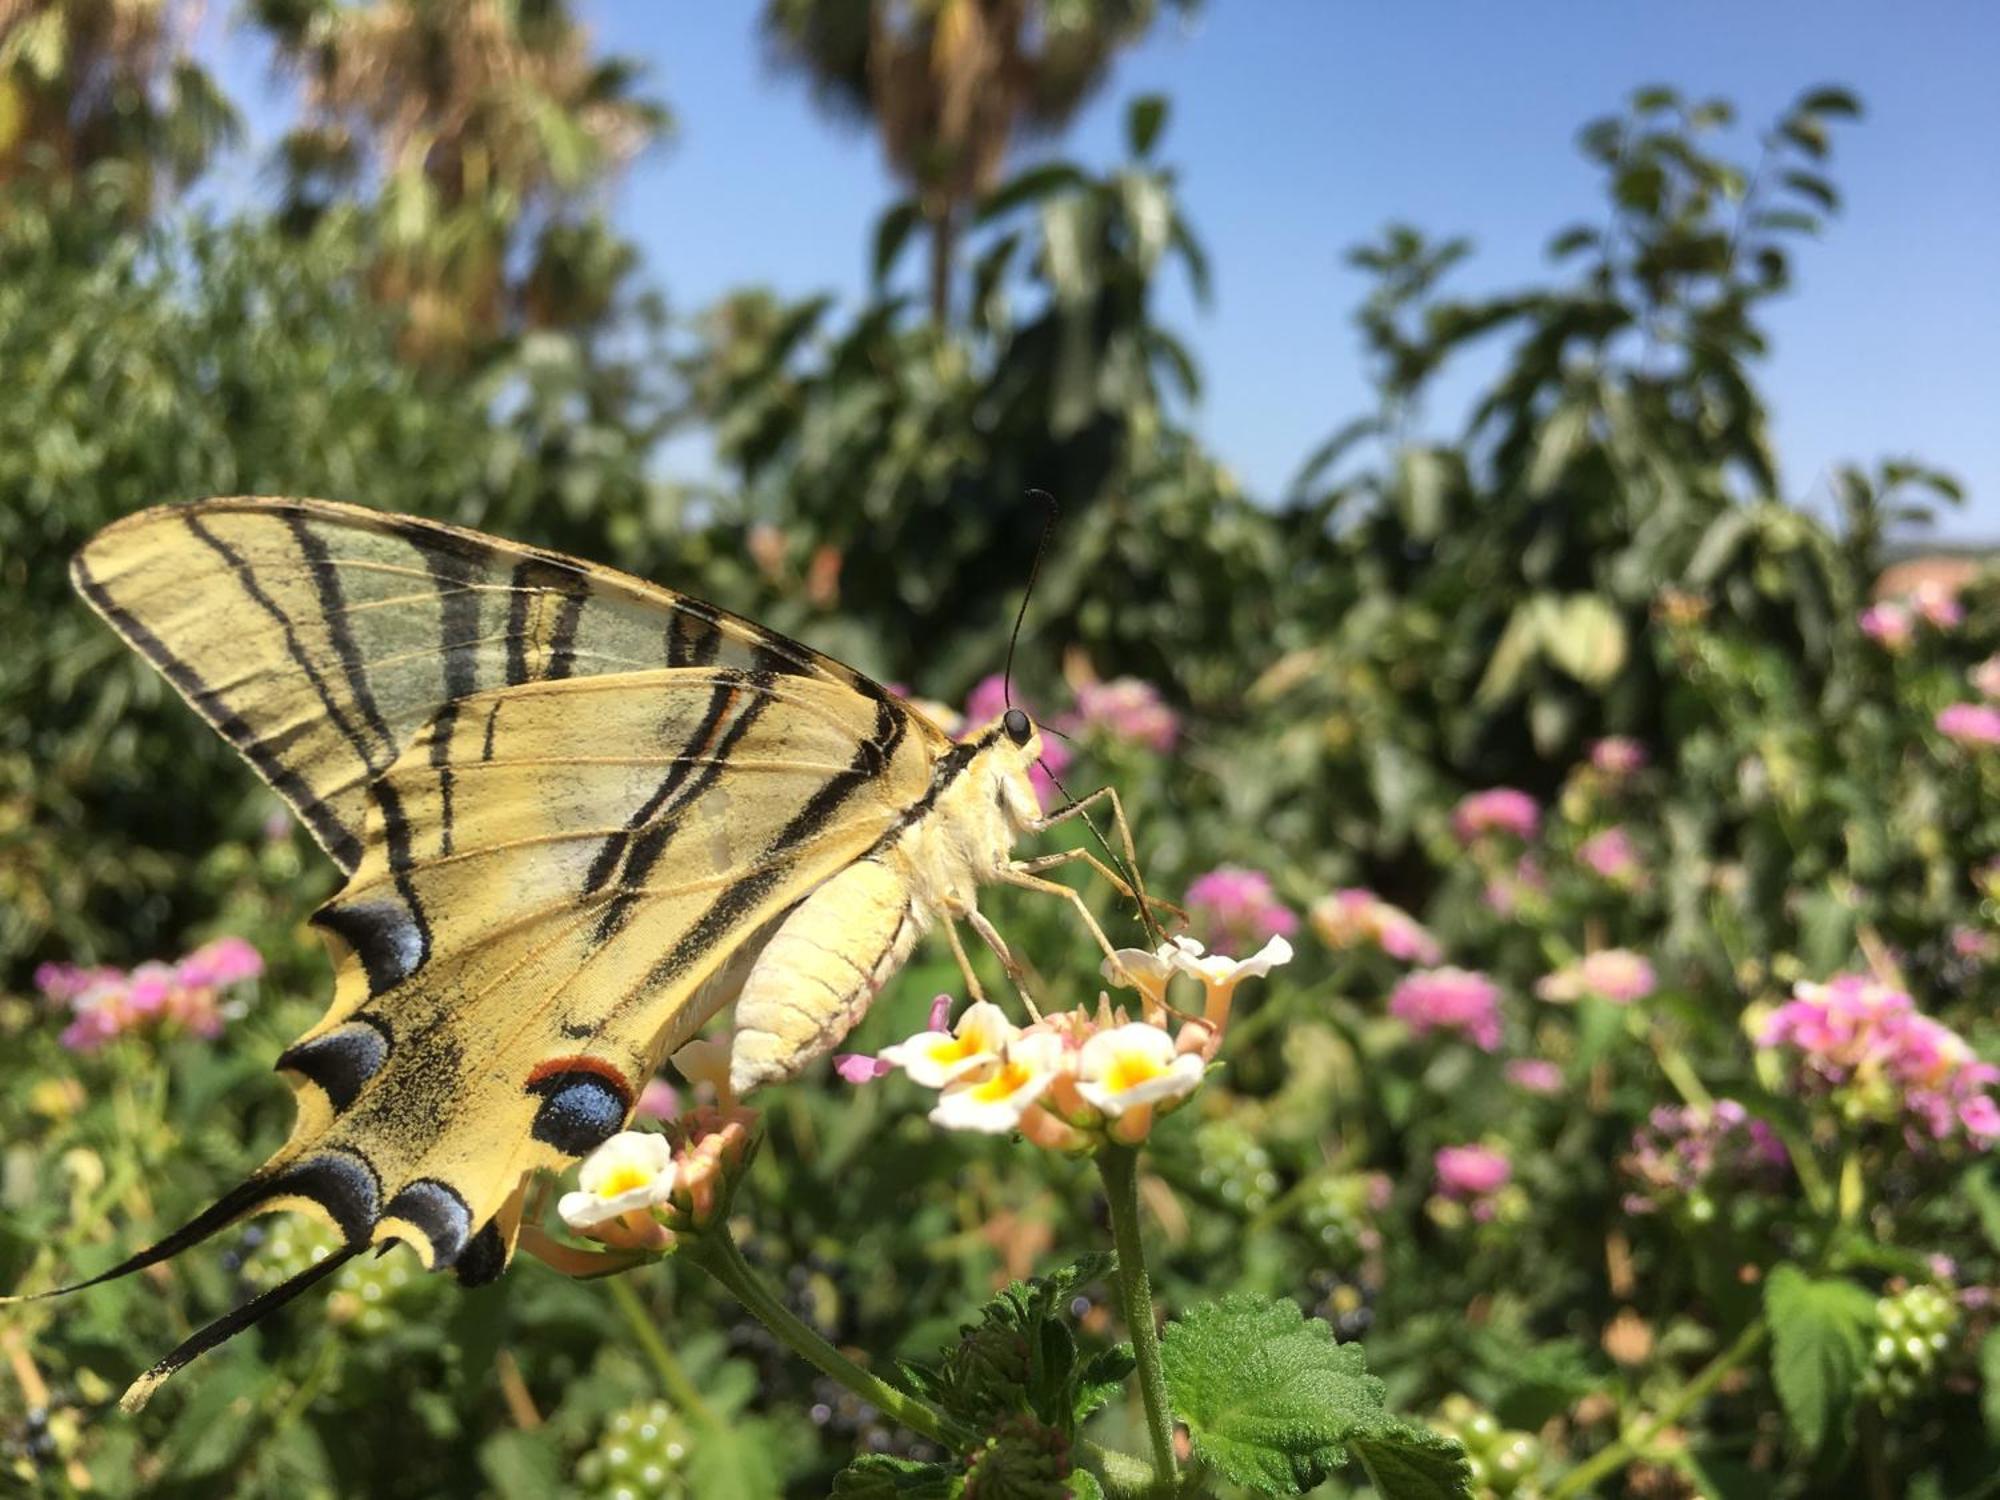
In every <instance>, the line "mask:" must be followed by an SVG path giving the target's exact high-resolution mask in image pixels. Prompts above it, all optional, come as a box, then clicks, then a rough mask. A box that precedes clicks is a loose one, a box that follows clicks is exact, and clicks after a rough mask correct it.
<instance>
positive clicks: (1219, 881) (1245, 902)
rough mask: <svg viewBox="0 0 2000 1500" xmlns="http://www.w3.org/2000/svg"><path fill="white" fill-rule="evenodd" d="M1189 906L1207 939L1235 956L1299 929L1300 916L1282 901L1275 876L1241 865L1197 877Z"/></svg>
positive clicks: (1189, 894)
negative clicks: (1272, 885)
mask: <svg viewBox="0 0 2000 1500" xmlns="http://www.w3.org/2000/svg"><path fill="white" fill-rule="evenodd" d="M1187 906H1188V912H1189V914H1190V915H1192V916H1193V917H1194V919H1195V922H1196V925H1198V926H1199V927H1200V928H1201V929H1202V933H1203V936H1204V937H1206V938H1207V939H1208V940H1209V942H1210V943H1211V944H1213V945H1214V946H1216V947H1219V948H1224V949H1227V950H1228V951H1230V952H1234V953H1242V952H1247V951H1249V950H1251V949H1254V948H1256V947H1258V946H1259V945H1260V944H1262V943H1263V942H1264V941H1265V940H1266V939H1268V938H1273V937H1290V936H1291V935H1292V934H1293V933H1295V932H1297V931H1298V930H1299V918H1298V913H1297V912H1295V911H1293V910H1292V909H1291V908H1290V907H1288V906H1286V905H1285V904H1284V903H1283V902H1281V901H1280V900H1278V898H1277V895H1276V893H1275V892H1274V891H1273V890H1272V888H1271V877H1270V876H1268V875H1266V874H1264V873H1263V872H1262V871H1260V870H1246V869H1243V868H1241V867H1240V866H1237V865H1223V866H1221V867H1220V868H1218V869H1214V870H1210V871H1209V872H1208V873H1207V874H1206V875H1199V876H1196V877H1195V879H1194V881H1193V882H1192V883H1191V884H1190V885H1189V886H1188V889H1187Z"/></svg>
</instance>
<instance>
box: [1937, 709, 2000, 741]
mask: <svg viewBox="0 0 2000 1500" xmlns="http://www.w3.org/2000/svg"><path fill="white" fill-rule="evenodd" d="M1937 731H1938V733H1939V734H1941V735H1943V736H1945V737H1946V738H1947V739H1953V740H1957V741H1958V742H1959V743H1960V744H1961V745H2000V708H1995V707H1994V706H1993V705H1992V704H1990V703H1954V704H1952V705H1951V706H1950V707H1949V708H1941V709H1939V710H1938V716H1937Z"/></svg>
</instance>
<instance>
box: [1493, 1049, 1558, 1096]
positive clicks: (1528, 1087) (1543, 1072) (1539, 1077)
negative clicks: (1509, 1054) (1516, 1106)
mask: <svg viewBox="0 0 2000 1500" xmlns="http://www.w3.org/2000/svg"><path fill="white" fill-rule="evenodd" d="M1505 1071H1506V1074H1507V1081H1508V1082H1509V1083H1511V1084H1513V1085H1514V1087H1515V1088H1517V1089H1520V1090H1522V1091H1523V1092H1525V1093H1530V1094H1559V1093H1561V1092H1562V1086H1563V1075H1562V1069H1561V1068H1559V1067H1557V1066H1556V1065H1555V1064H1554V1063H1552V1062H1550V1061H1549V1060H1548V1059H1547V1058H1546V1057H1517V1058H1514V1059H1513V1060H1512V1061H1510V1062H1509V1063H1508V1064H1507V1067H1506V1069H1505Z"/></svg>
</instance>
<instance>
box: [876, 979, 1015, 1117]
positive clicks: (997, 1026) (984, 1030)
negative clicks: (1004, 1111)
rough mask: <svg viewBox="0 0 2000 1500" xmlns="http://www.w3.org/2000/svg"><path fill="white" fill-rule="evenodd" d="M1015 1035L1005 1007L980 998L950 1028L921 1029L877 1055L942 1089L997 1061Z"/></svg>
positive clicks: (921, 1081)
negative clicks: (943, 1029)
mask: <svg viewBox="0 0 2000 1500" xmlns="http://www.w3.org/2000/svg"><path fill="white" fill-rule="evenodd" d="M1017 1035H1019V1032H1018V1030H1017V1029H1016V1028H1015V1026H1014V1023H1013V1022H1012V1021H1009V1020H1008V1019H1007V1013H1006V1012H1005V1011H1003V1010H1001V1009H1000V1007H999V1006H997V1005H994V1004H992V1003H990V1002H988V1001H985V1000H981V1001H980V1002H978V1003H977V1004H975V1005H968V1006H967V1007H966V1008H965V1014H964V1015H962V1016H960V1017H959V1018H958V1024H957V1025H956V1026H954V1027H952V1029H951V1030H950V1031H920V1032H918V1033H917V1034H916V1035H915V1036H913V1037H911V1038H910V1039H909V1040H908V1041H906V1042H898V1043H897V1044H896V1045H895V1046H893V1047H885V1048H883V1049H882V1051H881V1053H880V1054H879V1055H880V1056H881V1058H882V1060H883V1061H884V1062H888V1063H894V1064H895V1065H896V1066H897V1067H899V1068H901V1069H902V1070H903V1071H904V1072H905V1073H907V1074H909V1075H910V1077H911V1078H912V1079H914V1080H915V1081H916V1082H918V1083H920V1084H922V1085H923V1086H924V1087H925V1088H930V1089H941V1088H946V1087H949V1086H950V1085H951V1084H953V1083H956V1082H957V1081H958V1080H959V1079H961V1078H965V1077H967V1076H969V1075H971V1074H974V1073H977V1072H979V1071H981V1070H982V1069H985V1068H988V1067H990V1066H992V1065H993V1064H994V1063H997V1062H998V1061H999V1060H1000V1054H1001V1053H1002V1052H1003V1051H1004V1050H1006V1048H1007V1046H1008V1044H1009V1043H1011V1042H1012V1041H1013V1040H1014V1038H1015V1037H1016V1036H1017ZM1006 1128H1008V1129H1012V1128H1013V1127H1011V1126H1008V1127H1006Z"/></svg>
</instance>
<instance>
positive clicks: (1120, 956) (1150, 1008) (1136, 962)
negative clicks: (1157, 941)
mask: <svg viewBox="0 0 2000 1500" xmlns="http://www.w3.org/2000/svg"><path fill="white" fill-rule="evenodd" d="M1174 951H1175V950H1174V948H1173V945H1172V944H1170V943H1169V944H1165V945H1163V946H1162V947H1161V948H1160V950H1159V952H1157V953H1148V952H1147V951H1146V950H1145V949H1143V948H1120V949H1119V950H1118V951H1117V952H1116V953H1114V954H1112V955H1111V956H1110V957H1109V958H1107V959H1105V960H1104V962H1103V963H1101V964H1099V965H1098V967H1097V971H1098V972H1099V973H1100V974H1102V975H1103V976H1104V978H1105V980H1106V981H1107V982H1108V983H1111V984H1115V985H1118V986H1120V987H1121V988H1125V987H1130V988H1132V989H1135V990H1137V991H1138V992H1139V993H1140V994H1141V995H1142V996H1144V997H1145V1000H1146V1009H1147V1012H1148V1014H1152V1013H1153V1012H1156V1011H1157V1012H1164V1011H1165V1010H1166V1005H1167V985H1168V984H1169V983H1170V982H1171V981H1172V979H1173V977H1174V965H1173V963H1172V961H1171V960H1169V959H1168V958H1167V955H1168V954H1169V953H1171V952H1174Z"/></svg>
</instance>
